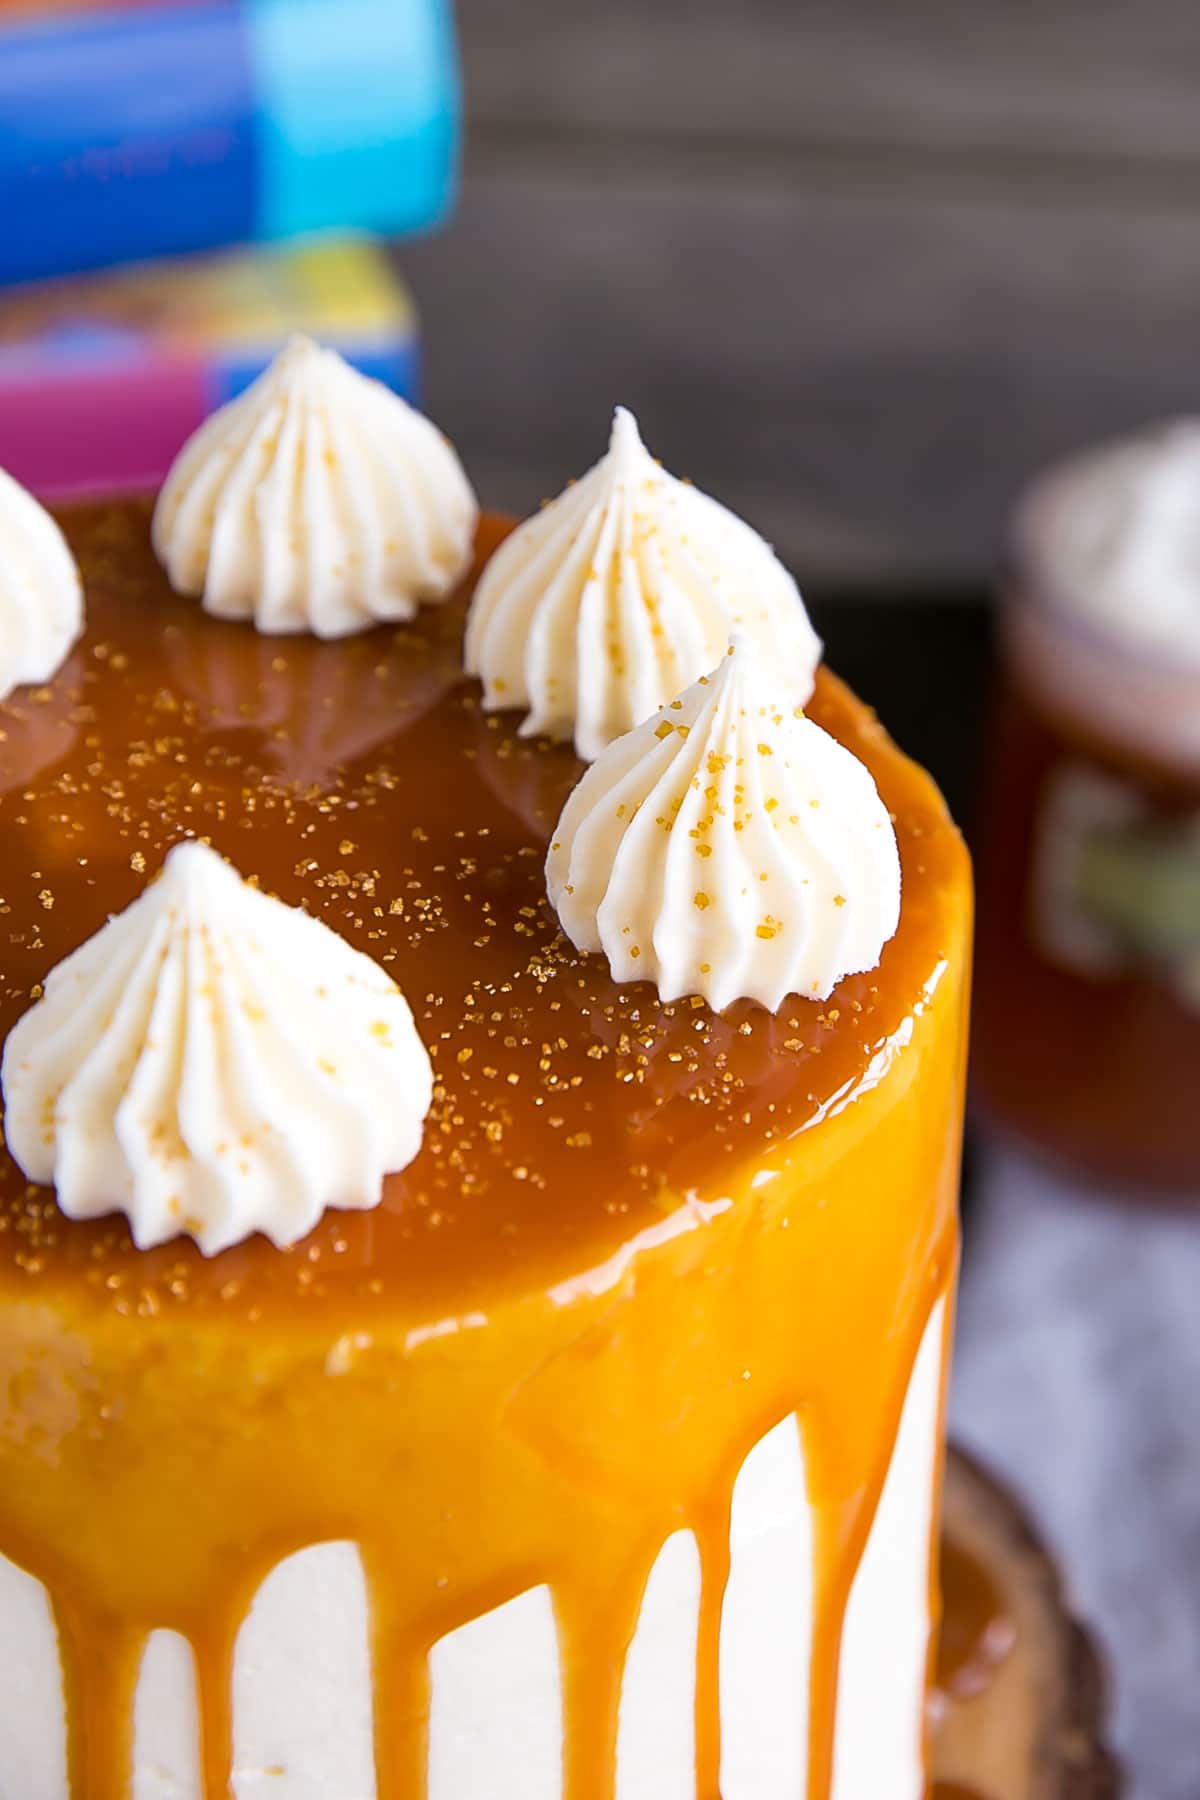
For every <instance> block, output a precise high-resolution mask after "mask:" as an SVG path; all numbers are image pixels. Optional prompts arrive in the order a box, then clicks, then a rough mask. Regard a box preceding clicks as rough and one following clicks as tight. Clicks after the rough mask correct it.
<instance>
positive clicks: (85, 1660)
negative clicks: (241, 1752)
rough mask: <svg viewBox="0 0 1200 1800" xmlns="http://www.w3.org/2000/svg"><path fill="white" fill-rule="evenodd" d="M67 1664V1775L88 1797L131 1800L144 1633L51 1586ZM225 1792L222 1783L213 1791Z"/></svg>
mask: <svg viewBox="0 0 1200 1800" xmlns="http://www.w3.org/2000/svg"><path fill="white" fill-rule="evenodd" d="M52 1594H53V1605H54V1617H55V1621H56V1623H57V1625H58V1634H59V1654H60V1656H61V1659H62V1666H63V1692H64V1697H65V1700H66V1717H67V1779H68V1781H69V1783H70V1790H71V1793H72V1794H73V1795H75V1794H79V1795H86V1796H87V1800H128V1796H129V1794H130V1792H131V1789H132V1781H133V1703H134V1695H135V1693H136V1691H137V1681H138V1671H139V1668H140V1666H141V1657H142V1649H143V1646H144V1642H145V1638H144V1634H143V1633H142V1632H140V1631H138V1630H137V1629H136V1628H134V1627H132V1626H130V1625H128V1624H127V1623H126V1622H125V1621H124V1620H122V1619H120V1618H103V1617H101V1616H98V1615H97V1614H94V1613H92V1612H90V1611H89V1610H88V1609H87V1608H86V1607H85V1606H81V1605H79V1604H78V1603H77V1602H76V1601H75V1600H74V1599H68V1598H66V1597H65V1596H64V1594H63V1593H62V1591H61V1590H58V1591H55V1590H53V1589H52ZM211 1791H212V1792H213V1793H216V1794H221V1793H222V1792H223V1790H222V1789H221V1788H215V1789H212V1790H211Z"/></svg>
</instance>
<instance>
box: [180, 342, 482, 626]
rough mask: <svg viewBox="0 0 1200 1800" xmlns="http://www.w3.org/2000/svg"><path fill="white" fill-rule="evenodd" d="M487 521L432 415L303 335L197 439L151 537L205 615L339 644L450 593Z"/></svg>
mask: <svg viewBox="0 0 1200 1800" xmlns="http://www.w3.org/2000/svg"><path fill="white" fill-rule="evenodd" d="M477 518H478V507H477V504H476V501H475V495H474V493H473V492H472V490H471V486H470V483H469V482H468V480H467V477H466V475H465V474H464V472H463V468H462V465H461V463H460V462H459V460H458V457H457V456H456V455H455V453H454V450H453V449H452V448H451V446H450V444H449V443H447V441H446V439H445V438H444V437H443V436H442V434H441V432H440V431H438V429H437V427H436V426H435V425H433V424H432V423H431V422H430V420H428V419H427V418H425V417H424V415H423V414H421V413H419V412H417V411H416V409H415V408H414V407H411V406H409V405H408V404H407V402H406V401H404V400H402V399H401V398H400V396H399V395H398V394H394V393H393V392H392V391H391V389H390V388H387V387H385V386H384V385H383V383H382V382H380V381H373V380H371V379H370V378H369V377H368V376H366V375H362V374H360V373H359V371H358V370H356V369H353V368H351V367H350V365H349V363H347V362H344V361H343V359H342V358H341V357H340V356H339V355H338V354H337V352H336V351H335V350H325V349H321V348H320V347H319V346H318V345H316V344H314V343H313V342H312V341H311V340H310V339H308V338H293V339H292V341H291V342H290V343H289V344H288V345H287V347H286V349H284V350H282V351H281V352H280V354H279V355H278V356H277V357H276V358H275V361H274V362H273V363H272V364H271V366H270V368H269V369H267V370H266V372H265V373H264V374H262V375H260V376H259V378H258V380H257V381H256V382H254V383H253V385H252V386H251V387H249V388H247V389H246V391H245V393H243V394H240V395H239V396H238V397H237V398H236V399H234V400H231V401H230V402H229V403H228V404H227V405H226V406H223V407H221V409H220V410H219V411H218V412H215V413H214V414H213V415H212V417H211V418H209V419H206V420H205V422H204V424H203V425H201V426H200V428H199V430H198V431H196V432H195V433H194V434H193V436H192V437H191V438H189V439H188V442H187V443H186V444H185V445H184V447H183V449H182V450H181V451H180V453H179V455H178V456H177V458H176V459H175V462H174V464H173V465H172V467H171V470H170V472H169V474H168V475H167V479H166V481H165V482H164V483H163V487H162V492H161V493H160V495H159V497H158V504H157V505H156V507H155V509H154V521H153V538H154V547H155V550H156V551H157V553H158V556H159V559H160V561H161V562H162V563H163V565H164V566H165V568H166V570H167V574H168V575H169V577H170V580H171V585H172V586H173V587H174V588H176V589H177V590H178V591H179V592H180V593H182V594H199V595H202V596H203V601H204V606H205V609H206V611H208V612H210V613H214V614H216V615H217V616H218V617H220V618H226V619H253V620H254V623H255V625H256V626H257V627H258V629H259V631H262V632H269V633H276V632H296V631H310V632H313V633H315V634H316V636H317V637H323V638H336V637H345V636H346V635H347V634H348V633H349V632H353V631H363V630H365V629H367V628H368V627H369V626H371V625H375V624H377V623H379V622H380V621H382V620H397V619H401V620H402V619H411V618H412V616H413V614H414V613H415V612H416V610H417V607H418V606H419V605H420V604H422V603H423V602H431V601H437V600H443V599H445V597H446V595H447V594H449V593H450V592H451V591H452V590H453V589H454V588H455V587H456V586H457V584H458V583H459V581H461V579H462V577H463V575H464V574H465V573H466V571H467V569H468V568H469V567H470V564H471V558H472V554H473V547H474V538H475V525H476V521H477Z"/></svg>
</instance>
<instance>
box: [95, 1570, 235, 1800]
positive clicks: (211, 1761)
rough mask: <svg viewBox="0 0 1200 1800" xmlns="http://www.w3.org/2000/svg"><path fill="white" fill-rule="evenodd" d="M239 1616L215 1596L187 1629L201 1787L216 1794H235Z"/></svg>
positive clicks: (221, 1796)
mask: <svg viewBox="0 0 1200 1800" xmlns="http://www.w3.org/2000/svg"><path fill="white" fill-rule="evenodd" d="M262 1573H263V1575H264V1576H265V1575H266V1574H267V1573H268V1571H267V1570H266V1569H264V1570H263V1571H262ZM243 1616H244V1615H243V1613H242V1610H241V1609H240V1608H237V1609H234V1608H231V1607H230V1606H229V1604H228V1602H226V1603H225V1604H224V1605H221V1604H220V1603H219V1602H218V1603H217V1604H215V1605H213V1606H211V1607H209V1608H206V1609H205V1611H204V1613H203V1614H202V1615H201V1618H200V1620H199V1621H198V1623H197V1624H196V1625H194V1626H193V1627H192V1629H191V1632H190V1633H189V1637H190V1641H191V1646H192V1654H193V1656H194V1657H195V1659H196V1698H197V1701H198V1703H199V1705H198V1710H199V1715H200V1772H201V1778H202V1781H203V1784H204V1786H203V1792H204V1794H205V1795H206V1796H209V1795H216V1796H218V1800H226V1796H227V1795H228V1796H232V1794H233V1657H234V1649H235V1647H236V1644H237V1634H238V1629H239V1627H240V1625H241V1623H242V1617H243ZM83 1792H84V1793H85V1794H90V1793H91V1789H90V1788H84V1790H83Z"/></svg>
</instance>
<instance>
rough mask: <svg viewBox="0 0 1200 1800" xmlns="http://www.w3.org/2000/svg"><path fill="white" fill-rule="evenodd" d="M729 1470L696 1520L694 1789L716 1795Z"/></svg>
mask: <svg viewBox="0 0 1200 1800" xmlns="http://www.w3.org/2000/svg"><path fill="white" fill-rule="evenodd" d="M736 1473H737V1471H736V1469H735V1470H733V1471H732V1472H731V1473H730V1475H729V1478H728V1480H727V1481H725V1482H723V1483H722V1484H721V1486H720V1487H719V1488H718V1490H717V1491H716V1493H715V1494H714V1495H712V1496H711V1498H710V1501H709V1504H708V1506H706V1507H705V1508H703V1509H702V1510H701V1512H700V1513H699V1516H698V1517H697V1520H696V1542H697V1544H698V1546H699V1550H700V1620H699V1626H698V1629H697V1633H696V1793H697V1794H698V1795H710V1794H711V1795H717V1794H719V1793H720V1780H721V1616H722V1612H723V1610H724V1604H725V1590H726V1588H727V1587H728V1585H729V1560H730V1559H729V1514H730V1506H731V1502H732V1499H733V1482H734V1478H735V1477H736Z"/></svg>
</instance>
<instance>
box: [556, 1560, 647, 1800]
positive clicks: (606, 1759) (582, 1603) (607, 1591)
mask: <svg viewBox="0 0 1200 1800" xmlns="http://www.w3.org/2000/svg"><path fill="white" fill-rule="evenodd" d="M649 1573H650V1570H649V1566H648V1565H646V1566H644V1567H642V1568H640V1569H636V1568H635V1569H634V1570H633V1571H632V1572H630V1573H627V1574H626V1575H625V1576H624V1577H623V1578H622V1579H620V1580H618V1581H617V1582H616V1583H615V1584H614V1585H612V1586H609V1585H608V1584H607V1583H602V1582H597V1583H595V1584H594V1585H592V1584H589V1585H587V1586H586V1587H584V1586H577V1587H575V1588H574V1589H572V1590H570V1591H568V1592H567V1593H559V1594H558V1595H557V1596H556V1603H555V1610H556V1613H557V1616H558V1628H559V1646H560V1656H561V1660H562V1666H563V1795H564V1800H613V1794H614V1791H615V1781H616V1767H617V1727H618V1722H619V1713H620V1706H621V1680H622V1677H623V1675H624V1672H625V1657H626V1654H627V1652H628V1650H629V1646H630V1644H631V1643H632V1641H633V1634H634V1631H635V1630H636V1628H637V1619H638V1611H639V1609H640V1606H641V1602H642V1596H643V1594H644V1592H645V1587H646V1578H647V1576H648V1575H649Z"/></svg>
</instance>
